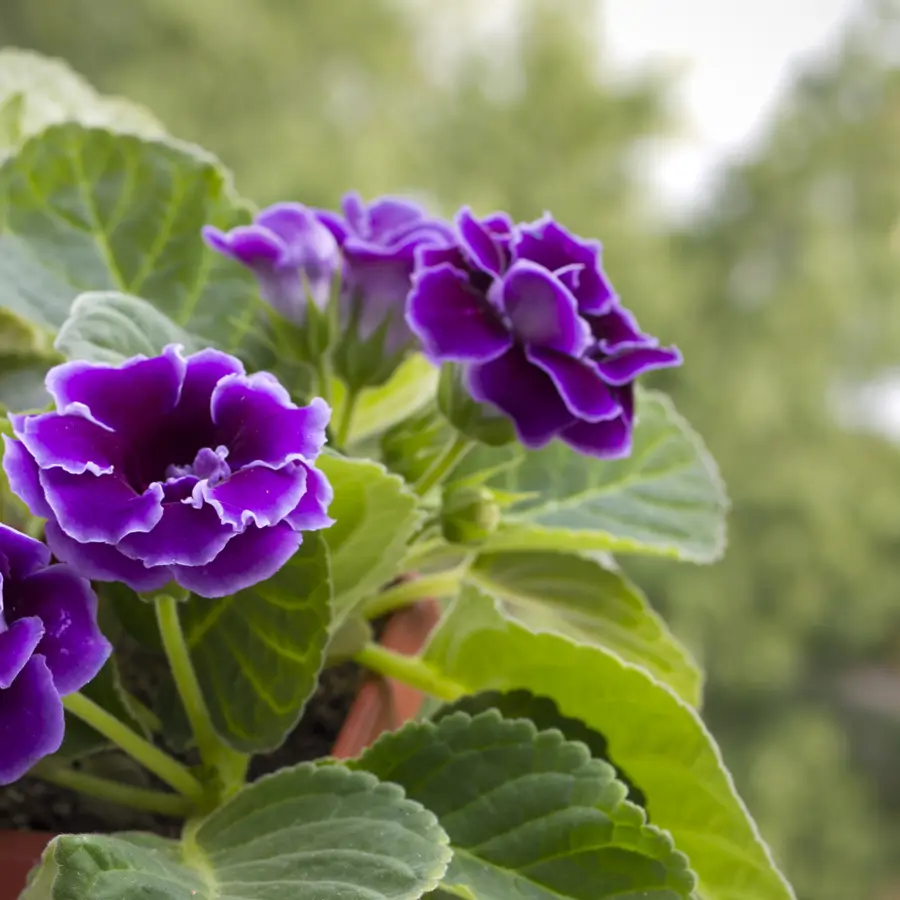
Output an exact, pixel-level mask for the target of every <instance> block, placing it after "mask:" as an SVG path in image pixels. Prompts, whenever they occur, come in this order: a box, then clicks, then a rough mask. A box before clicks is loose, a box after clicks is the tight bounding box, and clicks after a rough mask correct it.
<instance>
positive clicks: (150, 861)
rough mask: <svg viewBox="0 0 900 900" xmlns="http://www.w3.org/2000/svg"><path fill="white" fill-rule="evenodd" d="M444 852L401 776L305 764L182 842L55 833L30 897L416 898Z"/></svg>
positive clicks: (437, 831)
mask: <svg viewBox="0 0 900 900" xmlns="http://www.w3.org/2000/svg"><path fill="white" fill-rule="evenodd" d="M449 855H450V854H449V850H448V847H447V836H446V835H445V834H444V832H443V831H442V830H441V828H440V826H439V825H438V824H437V822H436V820H435V818H434V816H433V815H432V814H431V813H430V812H428V811H427V810H425V809H423V808H422V807H421V806H420V805H419V804H418V803H415V802H413V801H412V800H407V799H405V798H404V796H403V792H402V790H401V789H400V788H399V787H397V785H393V784H383V783H380V782H378V781H377V779H376V778H375V777H374V776H372V775H369V774H368V773H366V772H350V771H348V770H347V769H346V768H344V767H343V766H338V765H334V766H324V767H319V768H317V767H315V766H314V765H312V764H310V763H306V764H303V765H300V766H296V767H295V768H292V769H285V770H283V771H281V772H278V773H277V774H275V775H271V776H268V777H266V778H262V779H260V780H259V781H257V782H255V783H254V784H252V785H251V786H250V787H247V788H245V789H244V790H242V791H241V792H240V793H239V794H237V795H235V797H233V798H232V799H231V800H229V801H228V802H227V803H226V804H225V805H224V806H222V807H220V808H219V809H217V810H216V811H215V812H214V813H213V814H212V815H210V816H209V817H208V818H207V819H205V820H204V821H203V822H202V823H201V824H200V825H199V827H198V828H197V829H196V831H194V832H193V833H192V834H191V835H190V836H189V838H187V839H186V840H185V841H184V843H179V842H177V841H172V840H166V839H164V838H159V837H155V836H153V835H130V834H123V835H117V836H113V835H63V836H61V837H58V838H56V839H55V840H53V841H52V842H51V844H50V845H49V847H48V848H47V850H46V851H45V852H44V855H43V857H42V860H41V864H40V867H39V868H38V870H37V871H36V873H35V874H34V875H33V877H32V879H31V882H30V884H29V886H28V888H27V889H26V891H25V893H24V894H23V900H87V898H92V900H119V898H125V897H128V898H138V897H140V898H142V900H240V898H246V900H250V898H266V900H416V898H418V897H420V896H421V895H422V894H423V893H425V892H426V891H429V890H432V889H433V888H434V887H435V886H436V885H437V883H438V881H439V879H440V877H441V875H442V874H443V873H444V871H445V869H446V866H447V862H448V858H449Z"/></svg>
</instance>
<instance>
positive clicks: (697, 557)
mask: <svg viewBox="0 0 900 900" xmlns="http://www.w3.org/2000/svg"><path fill="white" fill-rule="evenodd" d="M495 484H496V486H498V487H501V488H503V489H505V490H508V491H513V492H520V493H524V494H530V495H531V496H530V497H529V498H527V499H525V500H524V501H523V502H521V503H519V504H517V505H516V506H514V507H513V508H512V509H511V510H510V511H509V512H508V513H507V515H506V516H505V517H504V521H505V522H506V523H507V524H506V525H505V526H504V527H503V528H501V529H500V530H499V531H498V532H497V534H496V535H494V536H493V537H492V538H491V540H490V542H489V547H490V549H496V550H499V549H504V550H516V549H524V550H527V549H561V550H606V551H610V552H614V553H646V554H653V555H659V556H669V557H674V558H677V559H684V560H689V561H692V562H711V561H713V560H715V559H717V558H718V557H719V556H721V554H722V552H723V550H724V547H725V513H726V511H727V507H728V500H727V497H726V495H725V490H724V487H723V485H722V481H721V479H720V477H719V473H718V469H717V468H716V465H715V463H714V462H713V460H712V457H710V455H709V454H708V453H707V451H706V449H705V448H704V446H703V444H702V442H701V441H700V439H699V437H697V435H696V434H695V433H694V432H693V431H692V430H691V428H690V427H689V426H688V424H687V423H686V422H685V421H684V419H682V418H681V416H679V415H678V413H677V412H676V411H675V408H674V407H673V406H672V403H671V401H670V400H669V399H668V398H667V397H665V396H664V395H662V394H658V393H648V392H640V393H639V395H638V405H637V424H636V426H635V429H634V448H633V451H632V453H631V456H630V457H628V458H627V459H623V460H618V461H603V460H598V459H594V458H592V457H589V456H585V455H583V454H579V453H577V452H576V451H574V450H572V449H570V448H569V447H567V446H566V445H565V444H563V443H561V442H560V441H554V442H553V443H552V444H550V445H549V446H547V447H545V448H544V449H543V450H538V451H536V452H533V453H527V454H525V458H524V459H523V461H522V463H521V465H519V466H518V467H516V468H515V469H514V470H511V471H508V472H506V473H504V475H503V476H501V477H500V478H498V479H497V480H496V482H495Z"/></svg>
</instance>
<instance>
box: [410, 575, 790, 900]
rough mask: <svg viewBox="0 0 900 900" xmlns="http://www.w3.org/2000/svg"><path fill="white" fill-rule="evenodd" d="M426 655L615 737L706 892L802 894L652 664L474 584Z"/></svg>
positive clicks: (707, 898)
mask: <svg viewBox="0 0 900 900" xmlns="http://www.w3.org/2000/svg"><path fill="white" fill-rule="evenodd" d="M425 660H426V661H427V662H428V663H430V664H431V665H432V666H434V667H435V668H436V669H437V670H438V671H439V672H440V673H441V674H442V675H443V676H445V677H447V678H450V679H452V680H454V681H456V682H457V683H458V684H459V685H460V687H461V688H462V689H464V690H465V691H467V692H471V693H477V692H479V691H485V690H498V691H508V690H516V689H525V690H528V691H531V692H532V693H533V694H536V695H538V696H542V697H550V698H551V699H552V700H553V701H554V702H555V703H556V705H557V706H558V708H559V711H560V713H561V714H562V715H564V716H568V717H571V718H576V719H580V720H581V721H583V722H584V723H585V725H587V726H588V727H589V728H591V729H592V730H594V731H597V732H599V733H600V734H602V735H603V736H604V737H605V738H606V741H607V744H608V747H609V753H610V757H611V759H612V761H613V763H614V764H615V765H617V766H622V767H623V768H624V770H625V771H627V772H628V774H629V776H630V777H631V778H633V779H634V781H635V783H636V784H638V785H639V786H640V788H641V790H642V791H643V792H644V794H645V795H646V800H647V813H648V815H649V819H650V821H651V822H653V823H654V824H655V825H657V826H659V827H660V828H664V829H666V830H667V831H669V832H670V833H671V834H672V837H673V838H674V840H675V844H676V846H677V847H678V849H679V850H681V851H683V852H684V853H686V854H687V855H688V857H689V859H690V861H691V867H692V869H693V870H694V872H696V873H697V877H698V879H699V893H700V895H701V896H702V897H703V898H704V900H790V898H792V897H793V893H792V891H791V889H790V887H789V886H788V884H787V882H786V881H785V879H784V877H783V876H782V875H781V873H780V872H779V871H778V869H777V868H776V866H775V864H774V862H773V860H772V857H771V854H770V851H769V849H768V847H767V846H766V845H765V843H764V842H763V840H762V838H761V837H760V836H759V833H758V831H757V829H756V826H755V824H754V822H753V820H752V819H751V817H750V815H749V813H748V812H747V809H746V807H745V806H744V804H743V803H742V801H741V799H740V798H739V797H738V795H737V793H736V792H735V789H734V784H733V783H732V780H731V776H730V775H729V774H728V772H727V770H726V769H725V766H724V764H723V762H722V757H721V753H720V751H719V749H718V747H717V746H716V743H715V741H714V740H713V738H712V736H711V735H710V734H709V732H708V731H707V730H706V727H705V726H704V724H703V722H702V721H701V720H700V718H699V716H698V715H697V713H696V711H695V710H694V709H693V708H692V707H690V706H689V705H688V704H687V703H685V702H684V701H683V700H681V699H680V698H679V697H678V696H677V695H676V694H675V693H674V692H673V691H672V690H671V689H670V688H669V687H667V686H666V685H664V684H662V683H660V682H658V681H656V680H655V679H654V678H653V677H652V676H651V675H650V674H649V673H648V672H647V671H646V670H644V669H642V668H639V667H637V666H634V665H631V664H630V663H627V662H625V661H624V660H622V659H621V658H620V657H619V656H617V655H616V654H615V653H613V652H612V651H610V650H606V649H604V648H601V647H597V646H591V645H586V644H577V643H576V642H574V641H573V640H571V639H569V638H567V637H564V636H562V635H557V634H546V633H544V634H535V633H534V632H532V631H529V630H528V629H527V628H525V627H524V626H522V625H519V624H518V623H516V622H512V621H509V620H508V619H506V618H504V617H503V616H502V615H501V613H500V612H499V611H498V609H497V607H496V605H495V602H494V600H493V599H492V598H491V597H489V596H488V595H486V594H484V593H483V592H481V591H480V590H478V589H477V588H475V587H472V586H469V587H466V588H465V589H464V590H463V592H462V594H461V595H460V598H459V599H458V600H457V602H456V603H455V605H454V607H453V609H452V611H451V612H450V614H449V615H448V616H447V617H446V618H445V620H444V622H443V623H442V625H441V627H440V628H439V630H438V631H437V632H436V634H435V636H434V638H433V639H432V641H431V643H430V644H429V646H428V648H427V651H426V653H425Z"/></svg>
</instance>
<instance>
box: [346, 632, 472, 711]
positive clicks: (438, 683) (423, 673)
mask: <svg viewBox="0 0 900 900" xmlns="http://www.w3.org/2000/svg"><path fill="white" fill-rule="evenodd" d="M353 659H354V660H355V661H356V662H357V663H359V665H361V666H365V668H367V669H370V670H371V671H373V672H377V673H378V674H379V675H383V676H384V677H385V678H393V679H395V680H396V681H402V682H403V683H404V684H408V685H409V686H410V687H413V688H416V689H417V690H420V691H422V692H423V693H426V694H431V695H432V696H434V697H438V698H439V699H441V700H457V699H458V698H459V697H461V696H462V695H463V694H465V693H466V691H465V688H464V687H463V686H462V685H461V684H459V683H458V682H456V681H453V680H451V679H450V678H445V677H444V676H443V675H441V674H440V673H439V672H436V671H435V670H434V669H433V668H432V667H431V666H430V665H429V664H428V663H427V662H425V661H424V660H423V659H421V658H420V657H418V656H405V655H404V654H402V653H395V652H394V651H393V650H388V649H386V648H385V647H382V646H381V645H380V644H376V643H374V642H371V641H370V642H369V643H368V644H366V646H365V647H363V649H362V650H360V651H359V652H358V653H356V654H355V655H354V657H353Z"/></svg>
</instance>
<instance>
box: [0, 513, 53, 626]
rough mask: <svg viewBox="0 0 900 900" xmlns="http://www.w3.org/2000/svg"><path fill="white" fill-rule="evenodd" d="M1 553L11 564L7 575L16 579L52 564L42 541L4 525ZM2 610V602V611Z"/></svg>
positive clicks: (1, 537) (0, 540)
mask: <svg viewBox="0 0 900 900" xmlns="http://www.w3.org/2000/svg"><path fill="white" fill-rule="evenodd" d="M0 553H2V554H3V556H5V557H6V561H7V563H8V564H9V572H8V573H7V574H8V575H10V576H11V577H12V578H14V579H20V578H25V577H26V576H28V575H30V574H31V573H32V572H37V571H38V570H39V569H43V568H44V566H46V565H47V564H48V563H49V562H50V551H49V550H48V549H47V547H46V546H45V545H44V544H43V543H41V541H36V540H35V539H34V538H32V537H29V536H28V535H27V534H22V532H21V531H16V529H15V528H10V527H9V525H3V524H0ZM2 608H3V605H2V602H0V610H2Z"/></svg>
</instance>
